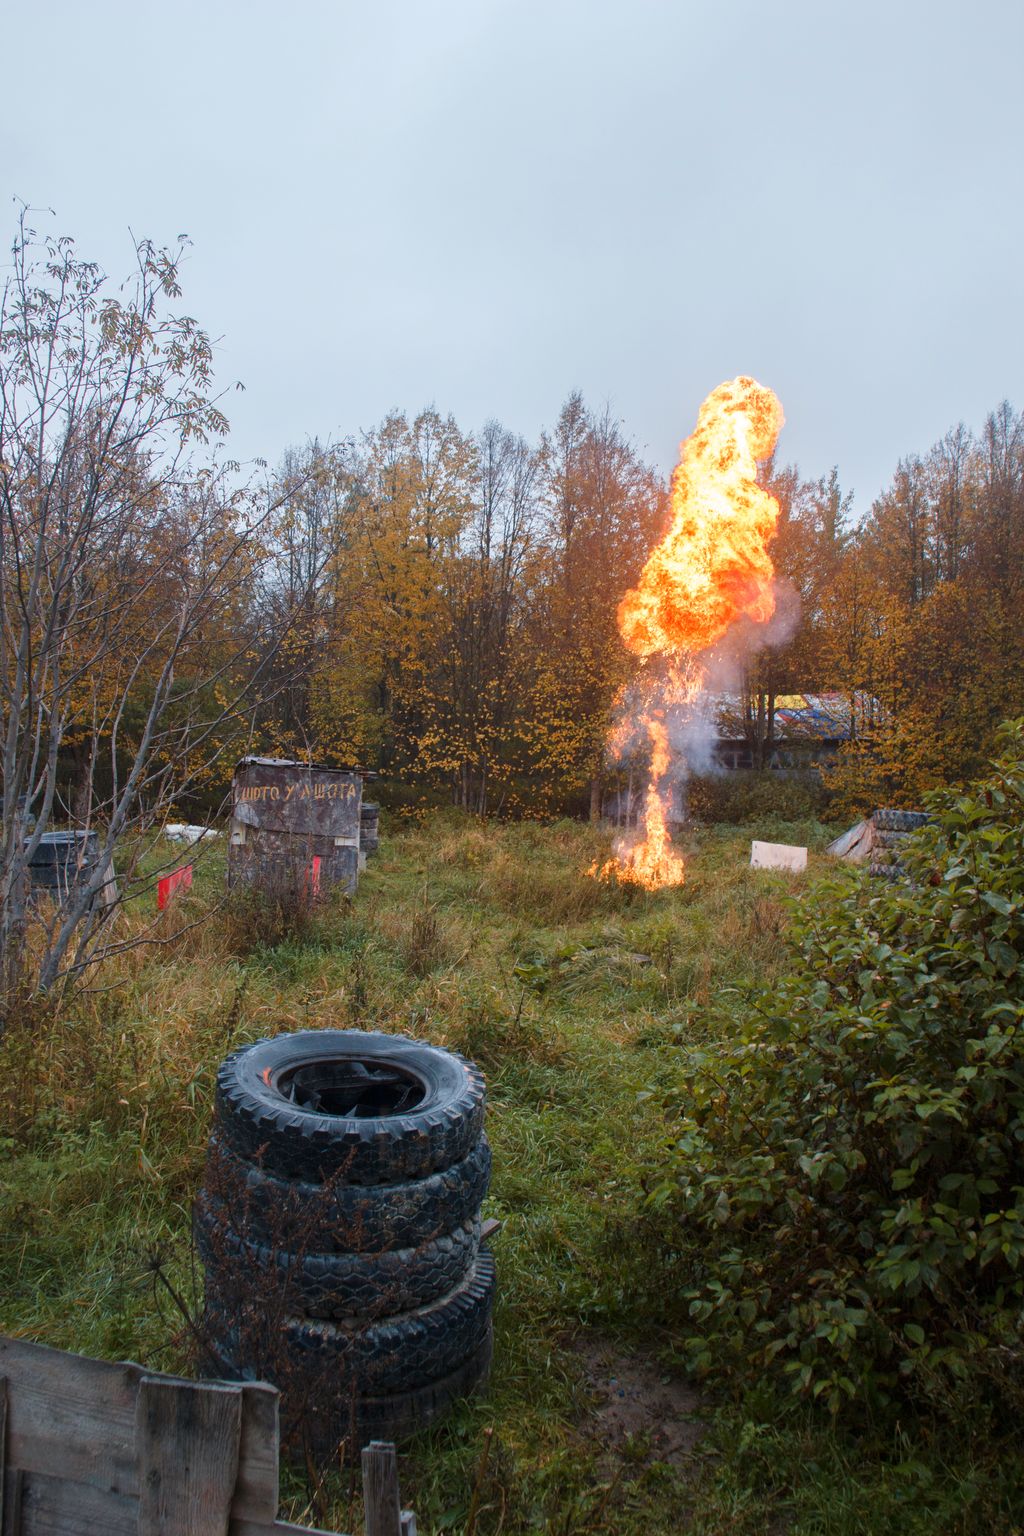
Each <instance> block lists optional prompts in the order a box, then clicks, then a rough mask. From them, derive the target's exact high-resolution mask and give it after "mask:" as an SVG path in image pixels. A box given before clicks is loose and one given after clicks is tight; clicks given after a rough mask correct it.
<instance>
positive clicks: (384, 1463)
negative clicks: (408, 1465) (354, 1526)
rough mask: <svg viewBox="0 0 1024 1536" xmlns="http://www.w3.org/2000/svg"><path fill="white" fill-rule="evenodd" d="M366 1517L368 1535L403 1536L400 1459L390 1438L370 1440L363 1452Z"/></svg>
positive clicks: (364, 1516) (364, 1514) (364, 1507)
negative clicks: (399, 1475)
mask: <svg viewBox="0 0 1024 1536" xmlns="http://www.w3.org/2000/svg"><path fill="white" fill-rule="evenodd" d="M363 1520H364V1523H365V1526H366V1536H402V1515H401V1509H400V1504H399V1498H398V1458H397V1456H396V1455H395V1448H394V1446H393V1445H392V1444H391V1442H390V1441H389V1440H371V1441H370V1443H369V1445H368V1446H366V1448H365V1449H364V1451H363Z"/></svg>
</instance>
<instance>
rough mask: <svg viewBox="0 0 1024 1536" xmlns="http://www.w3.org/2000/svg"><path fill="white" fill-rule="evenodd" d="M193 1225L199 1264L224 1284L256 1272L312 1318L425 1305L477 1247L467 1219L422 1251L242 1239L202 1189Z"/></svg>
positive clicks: (475, 1230)
mask: <svg viewBox="0 0 1024 1536" xmlns="http://www.w3.org/2000/svg"><path fill="white" fill-rule="evenodd" d="M194 1224H195V1235H196V1248H197V1249H198V1252H199V1257H200V1258H201V1259H202V1261H203V1266H204V1268H205V1269H206V1272H207V1274H216V1275H218V1276H220V1277H221V1280H222V1284H223V1285H224V1286H225V1288H230V1286H231V1285H232V1283H233V1282H234V1281H236V1280H237V1279H239V1278H241V1277H242V1276H245V1277H246V1283H248V1281H249V1277H250V1276H251V1275H252V1273H253V1272H254V1271H258V1272H259V1273H260V1274H261V1275H264V1276H266V1277H267V1278H268V1281H269V1287H268V1288H272V1289H273V1291H274V1293H275V1294H276V1295H279V1296H280V1297H281V1298H282V1299H283V1301H284V1304H285V1305H286V1306H287V1307H288V1309H289V1310H299V1311H302V1312H304V1313H305V1314H306V1315H307V1316H308V1317H315V1318H364V1319H369V1318H379V1317H385V1316H388V1315H390V1314H392V1313H402V1312H412V1311H414V1310H415V1309H416V1308H417V1307H422V1306H426V1305H428V1304H429V1303H430V1302H432V1301H436V1300H437V1299H438V1297H439V1296H444V1295H445V1294H446V1293H447V1292H449V1291H452V1290H454V1289H455V1288H456V1287H457V1286H458V1285H459V1284H461V1282H462V1280H463V1279H464V1278H465V1276H466V1274H467V1273H468V1271H469V1268H470V1266H471V1264H472V1263H473V1261H474V1259H475V1258H476V1255H477V1250H478V1249H479V1247H480V1223H479V1222H477V1221H469V1222H466V1223H465V1225H464V1226H461V1227H458V1228H456V1230H455V1231H454V1232H452V1233H449V1234H448V1235H446V1236H444V1237H438V1238H435V1239H434V1240H433V1241H432V1242H429V1243H424V1244H423V1245H422V1247H420V1248H392V1249H389V1250H388V1251H387V1252H386V1253H320V1252H317V1251H310V1249H309V1248H308V1247H307V1248H299V1249H298V1250H297V1251H292V1250H290V1249H288V1248H281V1247H273V1246H271V1245H269V1244H261V1243H258V1242H254V1241H253V1240H252V1239H251V1238H248V1237H245V1236H243V1235H242V1234H241V1233H239V1232H238V1231H236V1230H235V1228H234V1227H233V1226H232V1225H231V1220H230V1217H229V1215H228V1212H227V1210H226V1208H225V1207H224V1206H223V1205H221V1203H220V1202H219V1201H217V1200H214V1199H212V1198H211V1197H210V1196H209V1195H208V1194H206V1193H203V1194H200V1196H199V1198H198V1199H197V1201H196V1206H195V1215H194Z"/></svg>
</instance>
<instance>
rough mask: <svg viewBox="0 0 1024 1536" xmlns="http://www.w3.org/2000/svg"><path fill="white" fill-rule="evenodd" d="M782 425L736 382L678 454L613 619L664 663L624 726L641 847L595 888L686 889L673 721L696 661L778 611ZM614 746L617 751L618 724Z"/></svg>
mask: <svg viewBox="0 0 1024 1536" xmlns="http://www.w3.org/2000/svg"><path fill="white" fill-rule="evenodd" d="M782 422H783V416H782V406H781V405H780V404H779V401H778V398H777V396H776V395H775V394H773V392H772V391H771V390H770V389H766V388H765V386H764V385H763V384H758V383H757V381H756V380H755V379H751V378H747V377H746V376H741V377H739V378H736V379H733V380H731V381H730V382H729V383H726V384H720V385H719V386H718V388H717V389H715V390H712V392H711V394H710V395H708V397H707V399H706V400H705V401H704V404H703V405H702V406H701V408H700V411H699V412H698V415H697V426H696V428H695V430H694V432H693V433H692V435H691V436H690V437H688V438H687V439H686V441H685V442H684V443H683V444H682V447H681V449H680V454H679V463H678V465H677V466H676V469H675V472H674V473H673V476H672V498H671V505H672V516H671V522H670V524H669V528H668V532H667V533H666V534H665V536H664V538H663V539H662V541H661V543H660V544H659V545H658V546H657V548H656V549H654V550H653V551H652V553H651V554H650V556H649V557H648V560H647V563H646V565H645V566H644V568H643V571H642V572H641V574H640V580H639V582H638V583H637V585H636V586H635V587H634V588H633V589H632V591H629V592H627V593H626V595H625V597H624V598H623V600H622V602H621V603H620V605H619V613H618V621H619V630H620V633H621V635H622V638H623V640H624V641H625V643H626V645H627V646H628V647H629V649H630V650H631V651H633V652H634V653H635V654H636V655H637V656H640V657H642V658H643V659H644V660H645V661H646V660H648V659H649V658H652V657H662V658H664V660H665V669H664V679H663V681H662V682H660V683H659V684H658V685H657V686H655V687H653V688H650V689H648V690H646V691H644V690H641V691H640V698H641V704H640V705H639V707H638V713H637V716H636V717H634V718H633V719H632V720H630V722H629V726H630V728H631V729H632V730H635V728H636V727H637V726H639V727H640V729H641V730H642V731H643V732H644V733H645V734H646V737H647V740H648V743H649V745H650V771H649V779H648V784H647V790H646V793H645V796H644V815H643V821H644V828H643V836H642V837H641V838H639V839H634V840H633V841H630V840H629V839H628V838H627V839H622V840H621V841H620V843H619V844H618V845H617V847H616V851H615V857H614V858H612V859H610V860H609V861H608V863H607V864H605V865H603V866H602V867H601V868H600V869H596V868H595V869H591V871H590V873H591V874H595V875H597V876H598V877H599V878H602V879H609V878H611V877H612V876H615V877H616V878H618V879H619V880H621V881H626V882H632V883H635V884H638V885H642V886H644V887H646V888H647V889H648V890H657V889H658V888H659V887H661V886H665V885H681V884H682V883H683V879H684V868H683V860H682V858H681V857H680V856H679V854H678V853H676V852H675V850H674V849H673V848H672V843H671V834H670V828H669V820H670V818H669V809H670V790H671V787H672V775H673V766H674V765H673V761H672V753H671V747H670V733H669V727H668V712H669V711H670V710H671V708H672V706H674V705H678V704H680V703H682V702H690V701H692V700H693V699H695V698H696V697H697V695H698V694H699V693H700V691H701V688H702V686H703V683H704V678H705V675H706V669H705V666H704V665H703V664H702V661H701V657H702V654H704V653H706V652H707V651H708V650H709V649H710V648H711V647H712V646H714V645H715V644H716V643H717V642H718V641H720V640H721V639H722V638H723V637H724V636H725V635H726V634H727V632H728V631H729V630H730V629H731V627H732V626H733V624H735V623H736V622H737V620H739V619H741V618H747V619H751V620H753V621H754V622H756V623H764V622H765V621H766V620H768V619H770V618H771V616H772V614H773V613H774V611H775V594H774V588H773V578H774V574H775V572H774V567H773V565H772V562H771V557H770V556H769V554H768V543H769V540H770V539H771V538H772V536H773V534H774V533H775V527H776V523H777V521H778V516H779V505H778V502H777V501H776V500H775V498H774V496H772V495H770V494H769V492H768V491H766V490H765V489H764V488H763V487H762V486H760V485H758V483H757V465H758V462H759V461H760V460H763V459H766V458H768V457H769V455H770V454H771V452H772V450H773V449H774V447H775V443H776V440H777V438H778V435H779V431H780V429H781V427H782ZM614 735H618V737H619V739H620V740H621V739H622V736H623V723H622V722H621V721H620V723H619V726H618V727H617V728H616V731H615V732H613V736H614Z"/></svg>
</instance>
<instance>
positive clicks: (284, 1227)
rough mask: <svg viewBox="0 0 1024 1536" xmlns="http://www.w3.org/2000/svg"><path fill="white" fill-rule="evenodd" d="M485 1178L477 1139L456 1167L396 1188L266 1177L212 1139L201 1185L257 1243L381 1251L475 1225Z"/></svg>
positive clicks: (486, 1167) (486, 1155) (483, 1148)
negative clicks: (312, 1182)
mask: <svg viewBox="0 0 1024 1536" xmlns="http://www.w3.org/2000/svg"><path fill="white" fill-rule="evenodd" d="M490 1176H491V1149H490V1147H489V1146H488V1143H487V1138H486V1136H481V1137H480V1140H479V1141H478V1142H477V1144H476V1146H475V1147H473V1148H472V1150H471V1151H470V1152H468V1153H467V1154H466V1156H465V1157H463V1158H461V1159H460V1160H459V1162H457V1163H453V1164H452V1166H451V1167H450V1168H445V1169H442V1170H441V1172H439V1173H431V1174H427V1175H426V1177H424V1178H421V1179H406V1180H404V1181H403V1182H402V1183H400V1184H371V1185H365V1184H345V1183H343V1182H342V1181H341V1179H340V1178H339V1177H337V1176H335V1177H333V1178H331V1179H330V1180H328V1182H327V1183H326V1184H309V1183H304V1182H303V1181H301V1180H295V1179H283V1178H279V1177H277V1176H276V1175H275V1174H272V1173H267V1172H266V1171H265V1170H264V1169H263V1168H261V1167H259V1166H257V1164H256V1163H253V1162H250V1161H247V1160H246V1159H245V1158H242V1157H239V1156H238V1154H237V1153H236V1152H234V1151H233V1150H232V1149H231V1147H229V1146H228V1145H226V1144H225V1143H224V1142H223V1141H222V1140H221V1139H220V1138H219V1137H217V1136H213V1137H211V1139H210V1145H209V1149H208V1153H207V1161H206V1175H205V1180H204V1187H205V1188H206V1189H207V1190H208V1191H209V1192H210V1193H211V1194H212V1195H213V1196H214V1197H215V1198H217V1199H219V1200H221V1201H223V1203H224V1204H225V1205H226V1206H227V1207H228V1209H229V1210H230V1211H231V1212H232V1213H233V1215H234V1218H235V1219H234V1224H235V1227H236V1229H237V1228H242V1229H244V1230H245V1231H246V1232H247V1233H249V1234H250V1235H251V1236H252V1238H253V1240H254V1241H256V1242H259V1243H276V1244H278V1245H279V1246H281V1247H284V1248H295V1247H296V1246H298V1245H300V1244H303V1243H304V1244H305V1246H306V1247H307V1248H310V1247H312V1248H315V1249H316V1250H317V1252H319V1253H383V1252H388V1251H390V1250H391V1249H394V1248H420V1247H422V1245H423V1244H424V1243H430V1242H432V1241H433V1240H434V1239H435V1238H438V1237H444V1236H445V1234H446V1233H450V1232H454V1231H456V1230H457V1229H458V1228H459V1227H461V1226H464V1225H465V1223H466V1222H467V1221H471V1220H473V1219H474V1218H475V1217H476V1216H477V1214H478V1212H479V1210H480V1205H481V1202H482V1201H483V1199H484V1196H485V1195H486V1194H487V1186H488V1184H489V1182H490Z"/></svg>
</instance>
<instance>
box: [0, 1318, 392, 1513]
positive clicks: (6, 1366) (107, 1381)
mask: <svg viewBox="0 0 1024 1536" xmlns="http://www.w3.org/2000/svg"><path fill="white" fill-rule="evenodd" d="M278 1451H279V1442H278V1393H277V1389H276V1388H275V1387H271V1386H267V1385H265V1384H263V1383H261V1382H253V1383H249V1382H246V1383H243V1384H238V1383H228V1382H223V1383H221V1382H206V1381H201V1382H200V1381H187V1380H184V1379H182V1378H181V1377H176V1376H165V1375H161V1374H158V1373H156V1372H153V1371H146V1370H144V1369H143V1368H142V1367H141V1366H139V1365H133V1364H131V1363H120V1364H117V1365H114V1364H111V1363H110V1362H109V1361H105V1360H90V1359H88V1358H87V1357H86V1356H84V1355H72V1354H67V1353H65V1352H64V1351H63V1350H58V1349H48V1348H46V1347H45V1346H44V1345H41V1344H29V1343H26V1342H25V1341H24V1340H21V1339H8V1338H4V1337H0V1536H317V1533H315V1532H313V1533H311V1528H310V1527H308V1526H298V1525H291V1524H289V1523H288V1522H287V1521H284V1520H279V1519H278V1518H277V1506H278ZM363 1488H364V1505H365V1520H366V1533H367V1536H416V1523H415V1520H414V1518H413V1517H412V1515H411V1514H408V1513H402V1512H401V1511H400V1509H399V1497H398V1472H397V1463H396V1460H395V1449H394V1446H393V1445H390V1444H381V1443H377V1442H375V1443H374V1444H373V1445H371V1446H369V1447H368V1448H367V1449H366V1450H364V1451H363ZM319 1536H327V1533H319Z"/></svg>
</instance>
